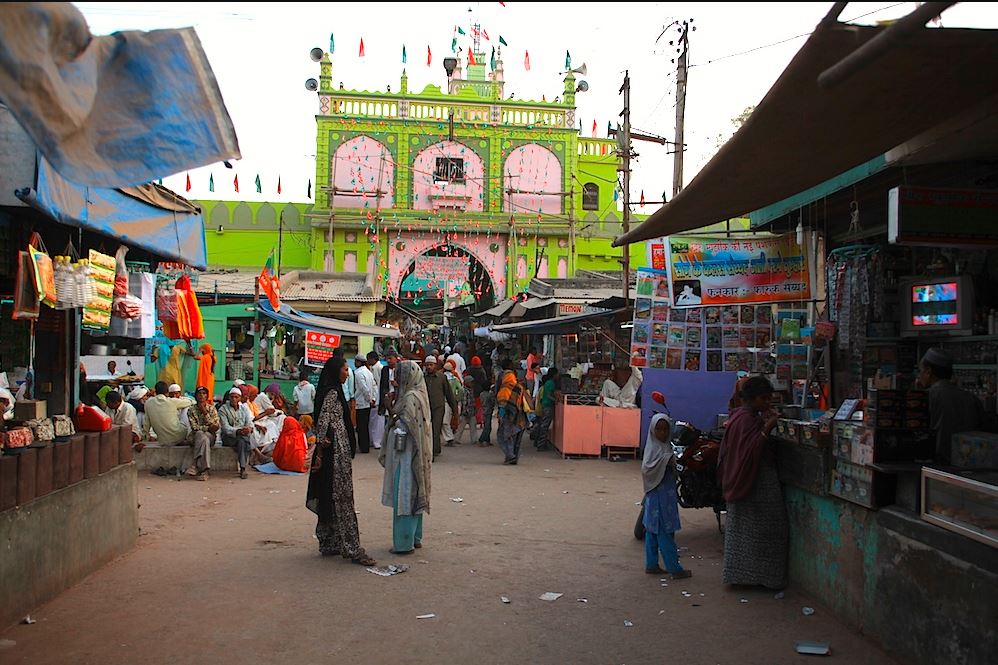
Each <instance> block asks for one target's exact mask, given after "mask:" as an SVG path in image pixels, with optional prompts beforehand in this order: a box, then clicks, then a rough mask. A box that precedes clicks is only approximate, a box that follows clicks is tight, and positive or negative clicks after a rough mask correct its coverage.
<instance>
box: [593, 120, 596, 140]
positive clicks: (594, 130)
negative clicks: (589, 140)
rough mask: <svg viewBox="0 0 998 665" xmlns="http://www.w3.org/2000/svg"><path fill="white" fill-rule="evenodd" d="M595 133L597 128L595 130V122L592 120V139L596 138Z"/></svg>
mask: <svg viewBox="0 0 998 665" xmlns="http://www.w3.org/2000/svg"><path fill="white" fill-rule="evenodd" d="M596 131H597V128H596V121H595V120H593V138H596Z"/></svg>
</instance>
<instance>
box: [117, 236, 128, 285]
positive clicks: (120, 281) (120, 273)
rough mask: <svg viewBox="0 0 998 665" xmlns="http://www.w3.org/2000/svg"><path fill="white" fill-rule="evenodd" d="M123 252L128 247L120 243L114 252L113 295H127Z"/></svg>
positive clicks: (126, 270) (126, 268)
mask: <svg viewBox="0 0 998 665" xmlns="http://www.w3.org/2000/svg"><path fill="white" fill-rule="evenodd" d="M125 254H128V247H126V246H125V245H121V246H120V247H118V251H117V252H115V253H114V295H116V296H127V295H128V267H127V266H125Z"/></svg>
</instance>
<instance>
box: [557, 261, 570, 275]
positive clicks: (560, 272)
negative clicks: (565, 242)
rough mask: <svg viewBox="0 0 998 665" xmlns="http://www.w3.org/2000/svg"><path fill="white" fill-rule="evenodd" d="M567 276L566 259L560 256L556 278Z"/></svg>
mask: <svg viewBox="0 0 998 665" xmlns="http://www.w3.org/2000/svg"><path fill="white" fill-rule="evenodd" d="M566 277H568V259H566V258H565V257H561V258H560V259H558V279H565V278H566Z"/></svg>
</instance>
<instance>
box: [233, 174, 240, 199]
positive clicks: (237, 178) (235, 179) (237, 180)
mask: <svg viewBox="0 0 998 665" xmlns="http://www.w3.org/2000/svg"><path fill="white" fill-rule="evenodd" d="M232 186H233V187H235V188H236V194H238V193H239V174H238V173H237V174H236V177H235V178H233V180H232Z"/></svg>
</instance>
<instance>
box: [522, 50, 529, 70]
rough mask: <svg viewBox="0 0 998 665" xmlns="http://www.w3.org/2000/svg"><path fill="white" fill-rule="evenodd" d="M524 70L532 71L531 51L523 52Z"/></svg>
mask: <svg viewBox="0 0 998 665" xmlns="http://www.w3.org/2000/svg"><path fill="white" fill-rule="evenodd" d="M523 68H524V69H526V70H527V71H528V72H529V71H530V51H524V52H523Z"/></svg>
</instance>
